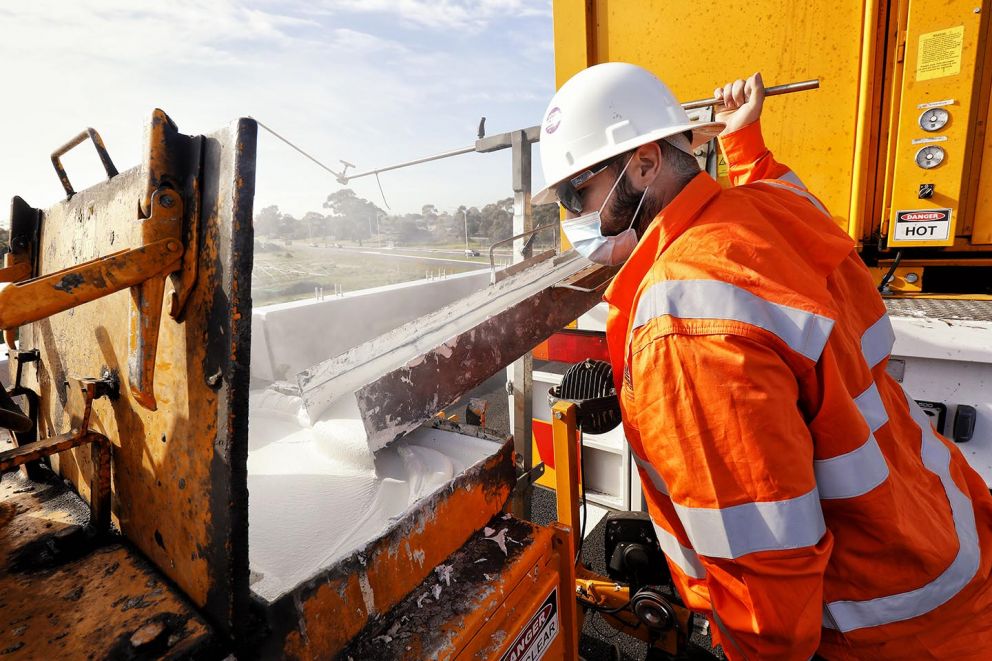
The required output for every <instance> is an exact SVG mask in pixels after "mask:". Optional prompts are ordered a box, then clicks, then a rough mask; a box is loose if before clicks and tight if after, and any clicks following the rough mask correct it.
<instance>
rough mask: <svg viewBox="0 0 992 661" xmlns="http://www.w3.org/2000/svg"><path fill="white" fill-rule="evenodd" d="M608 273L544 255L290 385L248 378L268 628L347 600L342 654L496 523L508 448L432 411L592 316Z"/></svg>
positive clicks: (261, 593) (261, 587)
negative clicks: (353, 615) (253, 382)
mask: <svg viewBox="0 0 992 661" xmlns="http://www.w3.org/2000/svg"><path fill="white" fill-rule="evenodd" d="M611 275H612V271H611V270H607V269H601V268H600V267H596V266H592V265H590V264H589V262H588V261H586V260H584V259H582V258H580V257H577V256H576V255H575V254H573V253H569V254H566V255H562V256H557V257H553V256H548V257H546V258H545V259H543V260H540V261H536V262H534V263H533V264H532V265H528V267H526V268H523V269H522V270H520V271H518V272H516V273H511V274H510V275H508V276H506V277H503V278H502V279H500V280H499V281H498V282H496V283H495V284H491V285H488V284H483V285H482V286H481V287H480V288H479V289H477V290H476V291H475V292H473V293H471V295H469V296H466V297H464V298H461V299H459V300H455V301H454V302H452V303H450V304H449V305H447V306H445V307H443V308H441V309H440V310H437V311H434V312H430V313H428V314H426V315H424V316H420V317H418V318H416V319H414V320H412V321H410V322H409V323H406V324H404V325H401V326H399V327H398V328H395V329H393V330H391V331H388V332H386V333H384V334H381V335H379V336H377V337H374V338H371V339H367V340H366V341H364V342H361V343H358V344H357V345H356V346H354V347H352V348H350V349H348V350H347V351H344V352H342V353H341V354H340V355H338V356H336V357H332V358H330V359H329V360H324V361H321V362H318V363H317V364H316V365H314V366H313V367H310V368H308V369H305V370H303V371H302V372H300V374H299V376H298V381H297V384H292V383H289V382H285V381H283V382H278V381H276V382H267V383H265V382H262V381H261V380H258V383H257V385H259V386H260V387H258V388H255V389H254V390H253V391H252V393H251V398H250V402H249V410H250V414H249V415H250V418H251V421H250V426H249V446H250V447H249V457H248V487H249V491H250V493H251V500H250V513H249V514H250V517H249V518H250V522H249V549H250V565H251V570H252V573H251V589H252V594H253V597H254V598H255V599H256V600H257V601H259V602H260V603H262V604H263V605H264V606H265V608H264V611H265V612H266V614H267V615H266V617H267V620H268V624H269V626H270V627H271V628H272V630H273V631H274V632H276V633H277V634H278V633H279V632H282V633H283V635H284V636H287V637H288V636H292V635H294V633H293V632H294V631H298V630H299V629H301V628H302V626H301V625H300V624H299V618H300V617H306V614H305V613H304V614H303V615H301V612H302V611H301V608H302V607H301V606H300V605H301V604H317V603H319V604H320V606H319V608H318V607H317V606H313V607H314V608H318V611H319V612H321V613H325V614H327V613H341V612H354V611H355V610H356V608H355V606H356V604H358V605H359V607H358V609H357V610H358V611H359V612H360V615H359V616H358V617H357V619H355V620H354V621H350V622H345V623H343V624H342V625H341V627H340V631H338V630H337V629H335V631H334V633H333V635H334V636H340V637H341V641H339V642H341V643H342V644H343V643H344V642H345V641H347V640H349V639H350V638H351V637H353V636H354V635H355V634H357V633H358V630H359V629H361V627H362V626H364V624H365V623H366V622H367V621H368V618H370V617H372V616H374V615H375V614H376V613H382V612H385V610H386V609H388V608H389V607H391V605H392V604H395V603H398V602H399V600H400V599H402V598H403V597H404V596H406V595H407V594H409V593H410V592H411V591H412V590H414V589H415V588H416V587H417V586H418V585H420V584H421V582H422V581H424V579H425V578H426V577H427V576H429V575H431V573H432V571H433V570H434V568H435V567H437V566H438V565H439V564H441V563H442V562H443V561H444V559H445V558H447V557H448V556H449V555H450V554H451V553H453V552H454V551H455V550H457V549H458V548H459V547H460V546H461V545H462V544H464V543H465V541H466V540H467V539H468V538H469V536H470V535H472V534H473V533H474V532H475V531H477V530H480V529H482V528H485V527H487V526H490V525H492V520H493V517H497V516H498V513H499V512H500V510H501V509H502V507H503V505H504V503H505V501H506V499H507V497H508V495H509V493H510V489H511V487H512V485H513V484H514V482H515V474H514V469H513V464H512V459H511V456H512V441H511V440H510V439H509V438H507V437H498V436H494V435H493V434H492V433H490V432H487V431H485V430H483V429H481V428H479V427H476V426H471V425H464V424H463V425H453V424H450V423H446V422H443V421H439V420H437V419H436V418H435V417H434V414H435V413H436V412H437V411H439V410H441V409H443V408H445V407H447V406H449V405H450V404H452V403H454V402H455V401H457V400H459V399H461V398H462V397H463V396H464V395H466V394H467V393H469V392H470V391H471V390H473V389H474V388H475V387H477V386H478V385H480V384H482V383H483V382H484V381H485V380H487V379H488V378H489V377H491V376H492V375H494V374H495V373H497V372H498V371H499V370H501V369H503V368H504V367H505V366H506V365H508V364H510V363H512V362H513V361H514V360H515V359H517V358H518V357H520V356H521V355H523V354H524V353H525V352H527V351H529V350H530V349H531V348H533V347H534V346H535V345H536V344H538V343H539V342H541V341H542V340H543V339H545V338H546V337H547V336H549V335H550V334H551V333H553V332H554V331H556V330H558V329H559V328H561V327H563V326H564V325H565V324H567V323H568V322H570V321H571V320H573V319H575V318H577V317H578V316H579V315H581V314H582V313H583V312H585V311H586V310H588V309H589V308H591V307H592V306H593V305H595V304H596V302H598V301H599V299H600V296H601V290H602V287H603V285H605V283H606V282H608V279H609V277H610V276H611ZM408 296H409V294H408ZM300 310H303V311H302V312H301V311H300ZM256 312H257V313H258V314H259V315H262V316H264V315H266V314H267V311H266V310H265V309H261V310H258V311H256ZM290 312H292V314H297V315H306V314H308V312H307V311H306V309H305V308H301V307H300V306H297V307H295V308H292V309H291V310H290ZM275 318H276V316H275V314H274V313H273V314H271V315H270V317H269V318H268V320H267V322H266V323H269V322H271V321H272V320H273V319H275ZM301 318H302V317H301ZM364 321H365V319H363V322H364ZM369 321H370V324H371V325H373V326H374V325H375V322H374V321H373V320H371V319H370V320H369ZM263 325H264V324H263ZM293 325H295V326H299V325H300V322H299V320H298V321H297V322H295V324H293ZM256 330H259V329H256ZM260 330H264V329H260ZM258 335H259V336H262V335H263V333H262V332H259V333H258ZM328 587H331V588H332V589H330V590H329V589H328ZM303 610H305V609H303ZM318 611H314V612H318ZM310 616H313V613H311V615H310ZM275 638H276V639H279V638H280V635H276V636H275ZM285 639H286V638H283V640H285ZM279 649H285V648H279ZM275 651H276V648H273V652H275Z"/></svg>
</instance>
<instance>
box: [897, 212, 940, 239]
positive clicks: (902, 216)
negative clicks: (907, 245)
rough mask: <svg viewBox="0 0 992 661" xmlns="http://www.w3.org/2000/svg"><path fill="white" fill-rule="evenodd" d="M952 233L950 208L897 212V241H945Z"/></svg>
mask: <svg viewBox="0 0 992 661" xmlns="http://www.w3.org/2000/svg"><path fill="white" fill-rule="evenodd" d="M950 235H951V210H950V209H911V210H907V211H898V212H896V231H895V237H894V238H895V240H896V241H943V240H946V239H947V238H948V237H949V236H950Z"/></svg>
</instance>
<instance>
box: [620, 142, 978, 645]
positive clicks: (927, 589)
mask: <svg viewBox="0 0 992 661" xmlns="http://www.w3.org/2000/svg"><path fill="white" fill-rule="evenodd" d="M721 143H722V147H723V149H724V152H725V154H726V157H727V161H728V164H729V167H730V176H731V179H732V180H733V183H734V184H735V186H734V187H733V188H730V189H723V188H721V187H720V185H719V184H717V183H716V182H715V181H714V180H713V179H712V178H711V177H709V176H708V175H706V174H703V173H701V174H699V175H698V176H697V177H695V178H694V179H693V180H692V181H691V182H690V183H689V184H688V185H687V186H686V187H685V188H684V189H683V190H682V191H681V192H680V193H679V194H678V196H677V197H676V198H675V199H674V200H672V202H671V203H670V204H669V205H667V206H666V207H665V208H664V209H663V210H662V211H661V213H659V215H658V216H657V217H656V218H655V219H654V221H653V222H652V224H651V226H650V227H649V229H648V230H647V232H646V233H645V234H644V236H643V237H641V241H640V242H639V244H638V246H637V248H636V250H635V251H634V253H633V255H632V256H631V257H630V259H629V261H628V262H627V263H626V264H625V265H624V266H623V268H622V269H621V270H620V272H619V273H618V274H617V275H616V277H615V279H614V281H613V283H612V284H611V285H610V288H609V289H608V290H607V292H606V300H607V301H608V303H609V304H610V314H609V318H608V321H607V337H608V343H609V350H610V358H611V362H612V363H613V369H614V374H615V378H616V380H617V384H616V385H617V390H618V392H620V393H621V396H620V400H621V406H622V409H623V421H624V427H625V431H626V435H627V439H628V440H629V442H630V447H631V451H632V454H633V456H634V460H635V461H636V463H637V464H638V467H639V471H640V476H641V481H642V483H643V486H644V492H645V499H646V501H647V506H648V510H649V512H650V514H651V518H652V519H653V521H654V524H655V529H656V531H657V533H658V538H659V541H660V543H661V547H662V549H663V550H664V551H665V555H666V556H667V558H668V562H669V565H670V567H671V570H672V575H673V578H674V580H675V583H676V586H677V587H678V589H679V592H680V593H681V595H682V597H683V599H684V601H685V602H686V605H687V606H689V607H690V608H692V609H694V610H697V611H700V612H703V613H706V614H707V615H708V617H709V618H710V620H711V622H712V623H713V624H714V625H715V630H714V635H715V636H716V637H717V638H718V640H719V641H720V642H721V643H722V644H723V648H724V650H725V652H726V653H727V654H728V656H729V657H730V658H732V659H745V658H746V659H751V660H752V661H753V660H756V659H808V658H810V657H811V656H812V655H813V654H814V653H817V654H819V655H820V656H823V657H826V658H829V659H834V658H872V659H896V658H898V659H920V658H948V659H950V658H954V659H961V658H984V659H992V580H990V568H992V496H990V494H989V488H988V486H987V485H986V484H985V483H984V481H983V480H982V478H981V477H980V476H979V475H978V474H977V473H976V472H974V471H973V470H972V469H971V468H970V467H969V466H968V464H967V462H966V460H965V459H964V457H963V456H962V454H961V453H960V452H959V451H958V450H957V449H956V448H955V447H954V444H953V443H951V442H949V441H947V440H946V439H944V438H943V437H941V436H940V435H938V434H937V433H936V432H935V431H934V429H933V427H932V426H931V425H930V423H929V418H928V417H927V416H926V414H925V413H924V412H923V411H922V410H921V409H920V408H919V407H918V406H917V404H916V403H915V402H914V401H913V399H912V397H911V396H910V395H908V394H907V393H905V392H904V391H903V389H902V387H901V386H900V385H899V383H897V382H896V381H895V380H894V379H893V378H892V377H890V376H889V375H888V374H887V372H886V363H887V362H888V356H889V353H890V351H891V348H892V344H893V340H894V335H893V331H892V327H891V325H890V323H889V319H888V316H887V315H886V309H885V305H884V303H883V302H882V300H881V298H880V297H879V295H878V293H877V291H876V289H875V285H874V283H873V281H872V278H871V276H870V274H869V272H868V270H867V268H865V266H864V264H863V263H862V262H861V260H860V258H859V257H858V255H857V253H856V252H855V250H854V243H853V241H852V240H851V238H850V237H848V236H847V234H845V233H844V232H843V231H842V230H841V229H840V228H839V227H838V226H837V225H836V224H835V223H834V221H833V220H832V219H831V217H830V216H829V215H828V213H827V212H826V210H825V208H824V207H823V205H822V204H821V203H820V202H819V201H818V200H817V199H816V198H815V197H813V196H812V195H811V194H810V193H809V192H808V191H807V190H806V188H805V187H804V186H803V184H802V182H801V181H800V180H799V178H798V177H797V176H796V175H795V174H794V173H793V172H791V171H790V170H789V169H788V168H787V167H785V166H783V165H781V164H779V163H777V162H776V161H775V160H774V159H773V158H772V155H771V153H770V152H769V151H768V150H767V148H766V147H765V145H764V142H763V141H762V138H761V129H760V126H759V125H758V123H755V124H752V125H750V126H748V127H745V128H743V129H741V130H739V131H737V132H735V133H733V134H730V135H728V136H724V137H723V138H722V139H721Z"/></svg>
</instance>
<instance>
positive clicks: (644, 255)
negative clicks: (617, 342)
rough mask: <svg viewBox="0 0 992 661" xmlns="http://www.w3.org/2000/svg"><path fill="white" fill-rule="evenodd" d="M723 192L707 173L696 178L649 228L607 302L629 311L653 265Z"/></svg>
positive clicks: (615, 280)
mask: <svg viewBox="0 0 992 661" xmlns="http://www.w3.org/2000/svg"><path fill="white" fill-rule="evenodd" d="M721 190H723V189H722V188H720V184H718V183H717V182H716V181H715V180H714V179H713V178H712V177H711V176H709V175H708V174H706V173H705V172H700V173H699V174H697V175H696V176H695V177H693V178H692V180H691V181H690V182H689V183H688V184H686V185H685V188H683V189H682V190H681V191H679V194H678V195H676V196H675V199H673V200H672V201H671V202H669V203H668V204H667V205H666V206H665V207H664V208H663V209H662V210H661V211H659V212H658V215H657V216H655V217H654V220H652V221H651V224H650V225H648V229H647V231H646V232H645V233H644V236H642V237H641V240H640V241H638V243H637V247H636V248H635V249H634V252H633V254H631V256H630V258H629V259H628V260H627V262H626V263H625V264H624V265H623V267H621V269H620V271H618V272H617V274H616V275H615V276H614V277H613V282H611V283H610V286H609V287H607V289H606V292H605V294H604V295H603V300H605V301H606V302H607V303H609V304H610V305H612V306H614V307H616V308H619V309H621V310H627V309H629V308H630V306H631V305H633V302H634V297H635V296H636V295H637V290H638V287H639V285H640V283H641V281H642V280H643V279H644V276H645V275H646V274H647V272H648V271H649V270H650V269H651V265H652V264H654V262H655V260H657V259H658V257H660V256H661V254H662V253H663V252H665V249H666V248H668V246H669V245H671V243H672V241H674V240H675V239H676V238H678V237H679V235H680V234H682V232H684V231H685V230H686V229H687V228H688V227H689V224H690V223H691V222H692V221H693V220H694V219H695V218H696V217H697V216H698V215H699V212H700V211H702V209H703V207H704V206H706V205H707V204H708V203H709V202H710V200H712V199H713V198H714V197H716V196H717V195H719V194H720V191H721Z"/></svg>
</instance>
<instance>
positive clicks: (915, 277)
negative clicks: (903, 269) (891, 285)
mask: <svg viewBox="0 0 992 661" xmlns="http://www.w3.org/2000/svg"><path fill="white" fill-rule="evenodd" d="M919 279H920V276H918V275H917V274H915V273H907V274H906V282H908V283H909V284H911V285H912V284H915V283H916V282H917V281H918V280H919Z"/></svg>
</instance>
